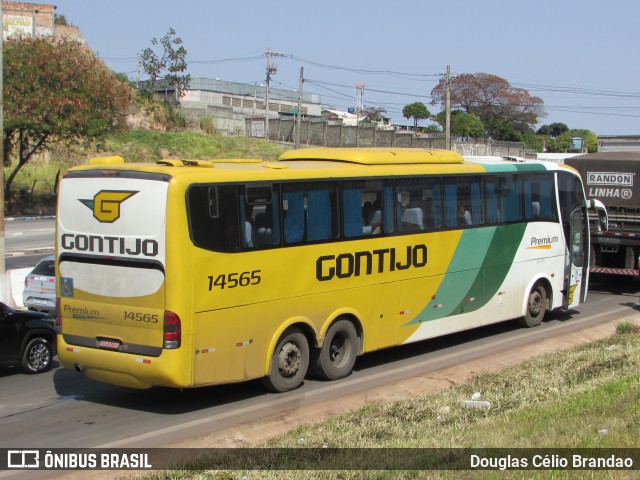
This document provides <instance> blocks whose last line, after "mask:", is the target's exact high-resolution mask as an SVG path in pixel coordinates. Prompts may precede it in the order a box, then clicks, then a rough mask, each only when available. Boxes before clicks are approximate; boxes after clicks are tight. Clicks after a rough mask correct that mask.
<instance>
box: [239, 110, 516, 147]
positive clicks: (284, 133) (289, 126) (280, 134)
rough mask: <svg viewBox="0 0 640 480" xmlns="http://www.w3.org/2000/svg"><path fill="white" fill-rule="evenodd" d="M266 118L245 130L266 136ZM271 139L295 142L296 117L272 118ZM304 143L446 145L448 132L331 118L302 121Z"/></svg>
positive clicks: (465, 143)
mask: <svg viewBox="0 0 640 480" xmlns="http://www.w3.org/2000/svg"><path fill="white" fill-rule="evenodd" d="M264 123H265V122H264V118H247V119H245V132H246V135H247V136H249V137H258V138H264V136H265V131H264ZM269 140H273V141H278V142H282V143H294V142H295V119H293V118H287V117H284V118H283V117H280V118H270V119H269ZM451 143H452V146H451V148H452V150H455V151H457V152H458V153H460V154H462V155H497V156H514V157H525V153H526V152H525V145H524V143H520V142H501V141H495V140H492V139H486V140H480V141H479V140H457V139H453V141H452V142H451ZM300 146H301V147H311V146H322V147H387V148H389V147H390V148H445V146H446V139H445V134H444V133H415V132H407V131H401V130H384V129H381V128H378V127H376V126H375V125H371V126H369V125H359V126H357V127H356V126H345V125H342V124H336V123H330V122H329V121H327V120H324V119H323V120H303V121H301V122H300Z"/></svg>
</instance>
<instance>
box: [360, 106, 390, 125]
mask: <svg viewBox="0 0 640 480" xmlns="http://www.w3.org/2000/svg"><path fill="white" fill-rule="evenodd" d="M385 113H387V111H386V110H385V109H384V108H382V107H365V108H364V109H363V110H362V115H363V116H364V120H363V121H364V122H382V121H383V120H384V114H385Z"/></svg>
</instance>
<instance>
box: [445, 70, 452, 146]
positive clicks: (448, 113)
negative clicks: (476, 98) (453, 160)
mask: <svg viewBox="0 0 640 480" xmlns="http://www.w3.org/2000/svg"><path fill="white" fill-rule="evenodd" d="M445 92H446V100H445V110H446V120H445V127H444V134H445V148H446V149H447V150H451V66H450V65H447V80H446V83H445Z"/></svg>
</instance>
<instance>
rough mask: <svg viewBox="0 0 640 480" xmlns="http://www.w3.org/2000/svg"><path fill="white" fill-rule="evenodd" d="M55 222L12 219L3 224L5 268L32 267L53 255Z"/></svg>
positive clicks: (40, 219) (38, 219)
mask: <svg viewBox="0 0 640 480" xmlns="http://www.w3.org/2000/svg"><path fill="white" fill-rule="evenodd" d="M54 242H55V220H54V219H52V218H44V219H42V218H37V219H28V220H26V219H14V220H9V219H8V220H7V221H6V222H5V252H6V257H5V268H6V269H7V270H12V269H16V268H24V267H32V266H34V265H35V264H36V263H38V261H39V260H40V259H41V258H42V257H44V256H46V255H48V254H50V253H53V245H54Z"/></svg>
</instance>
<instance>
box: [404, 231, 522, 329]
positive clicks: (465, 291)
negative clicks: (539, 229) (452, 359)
mask: <svg viewBox="0 0 640 480" xmlns="http://www.w3.org/2000/svg"><path fill="white" fill-rule="evenodd" d="M524 231H525V225H524V224H514V225H504V226H500V227H489V228H478V229H472V230H466V231H465V232H464V233H463V234H462V237H461V238H460V242H459V243H458V247H457V248H456V251H455V253H454V254H453V257H452V259H451V263H450V264H449V268H448V269H447V270H448V271H447V273H446V274H445V276H444V278H443V279H442V282H441V283H440V286H439V287H438V290H437V292H436V295H435V299H432V300H430V301H429V303H428V304H427V305H426V306H425V308H424V309H423V310H422V311H421V312H420V313H419V314H418V315H417V316H416V317H414V318H413V319H412V320H411V321H410V322H408V323H406V324H405V326H408V325H415V324H418V323H422V322H428V321H431V320H437V319H440V318H444V317H448V316H451V315H458V314H461V313H468V312H472V311H474V310H478V309H479V308H481V307H483V306H484V305H486V304H487V302H489V300H491V299H492V298H493V297H494V296H495V295H496V293H497V292H498V289H499V288H500V285H502V283H503V282H504V279H505V278H506V276H507V274H508V272H509V269H510V267H511V265H512V263H513V259H514V258H515V256H516V253H517V251H518V247H519V245H520V243H521V241H522V236H523V235H524Z"/></svg>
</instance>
